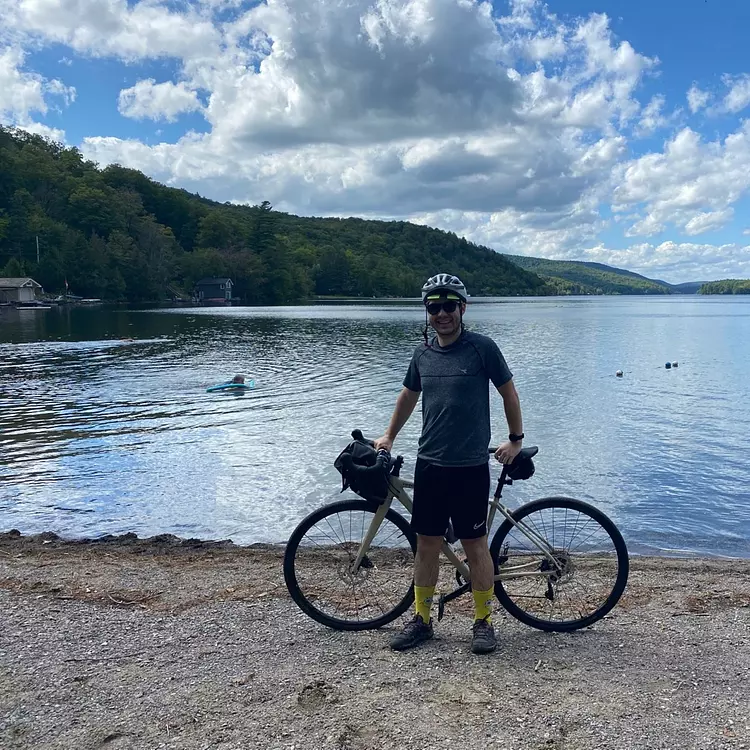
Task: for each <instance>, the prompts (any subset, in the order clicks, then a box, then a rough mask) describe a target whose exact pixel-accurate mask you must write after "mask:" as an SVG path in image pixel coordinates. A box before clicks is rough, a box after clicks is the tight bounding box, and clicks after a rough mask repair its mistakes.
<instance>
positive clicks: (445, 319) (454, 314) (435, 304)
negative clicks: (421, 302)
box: [426, 294, 466, 338]
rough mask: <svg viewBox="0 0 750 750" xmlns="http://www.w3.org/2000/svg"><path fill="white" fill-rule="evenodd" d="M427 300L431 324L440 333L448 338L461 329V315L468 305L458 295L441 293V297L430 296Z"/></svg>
mask: <svg viewBox="0 0 750 750" xmlns="http://www.w3.org/2000/svg"><path fill="white" fill-rule="evenodd" d="M426 302H427V305H426V307H427V314H428V315H429V318H430V325H431V326H432V327H433V328H434V329H435V330H436V331H437V333H438V334H440V335H441V336H444V337H446V338H447V337H449V336H452V335H453V334H454V333H458V331H459V330H461V315H462V313H463V311H464V310H465V309H466V305H465V304H464V303H462V302H461V300H460V299H459V298H458V297H456V296H455V295H453V294H450V295H444V294H441V295H440V296H439V297H435V298H433V297H430V298H429V299H427V300H426Z"/></svg>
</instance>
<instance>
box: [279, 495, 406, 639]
mask: <svg viewBox="0 0 750 750" xmlns="http://www.w3.org/2000/svg"><path fill="white" fill-rule="evenodd" d="M377 510H378V505H377V504H375V503H371V502H368V501H366V500H345V501H343V502H338V503H332V504H331V505H326V506H325V507H323V508H320V509H319V510H316V511H315V512H313V513H311V514H310V515H309V516H308V517H307V518H305V519H304V520H303V521H302V522H301V523H300V525H299V526H298V527H297V528H296V529H295V530H294V531H293V532H292V535H291V537H289V542H288V543H287V546H286V552H285V553H284V579H285V581H286V585H287V588H288V589H289V593H290V594H291V597H292V599H293V600H294V601H295V602H296V603H297V605H298V606H299V607H300V609H302V611H303V612H305V614H307V615H309V616H310V617H312V618H313V619H314V620H317V621H318V622H319V623H322V624H323V625H327V626H328V627H330V628H336V629H337V630H369V629H372V628H379V627H382V626H383V625H386V624H387V623H389V622H392V621H393V620H395V619H396V618H397V617H399V616H401V615H402V614H403V613H404V612H406V610H407V609H408V608H409V607H410V606H411V604H412V602H413V601H414V586H413V575H414V554H415V552H416V549H417V541H416V537H415V536H414V533H413V532H412V530H411V528H409V524H408V523H407V521H406V519H405V518H404V517H403V516H401V515H399V514H398V513H396V511H395V510H393V509H392V508H389V509H388V512H387V513H386V515H385V518H384V519H383V521H382V523H381V524H380V526H379V527H378V530H377V533H376V535H375V537H374V538H373V540H372V542H371V543H370V546H369V548H368V549H367V550H366V554H365V556H364V557H363V558H362V562H361V564H360V565H359V566H358V567H357V569H356V570H355V569H354V565H353V564H354V562H355V560H356V557H357V554H358V552H359V550H360V547H361V546H362V543H363V541H364V539H365V536H366V535H367V532H368V530H369V529H370V526H371V524H372V521H373V519H374V517H375V513H376V512H377Z"/></svg>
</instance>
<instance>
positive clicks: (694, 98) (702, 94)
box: [687, 83, 711, 114]
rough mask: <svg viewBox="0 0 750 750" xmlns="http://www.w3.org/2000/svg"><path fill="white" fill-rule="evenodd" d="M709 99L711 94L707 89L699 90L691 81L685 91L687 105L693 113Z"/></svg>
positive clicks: (701, 107)
mask: <svg viewBox="0 0 750 750" xmlns="http://www.w3.org/2000/svg"><path fill="white" fill-rule="evenodd" d="M710 99H711V94H709V93H708V92H707V91H701V90H700V89H699V88H698V86H697V84H695V83H693V85H692V86H691V87H690V89H689V91H688V92H687V101H688V107H689V108H690V111H691V112H692V113H693V114H695V113H696V112H698V111H699V110H701V109H703V108H704V107H705V106H706V105H707V104H708V102H709V100H710Z"/></svg>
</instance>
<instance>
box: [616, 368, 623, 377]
mask: <svg viewBox="0 0 750 750" xmlns="http://www.w3.org/2000/svg"><path fill="white" fill-rule="evenodd" d="M615 375H617V377H618V378H621V377H622V370H618V371H617V372H616V373H615Z"/></svg>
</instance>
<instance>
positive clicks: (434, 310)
mask: <svg viewBox="0 0 750 750" xmlns="http://www.w3.org/2000/svg"><path fill="white" fill-rule="evenodd" d="M457 307H458V302H455V301H454V300H448V301H447V302H430V304H429V305H427V312H428V313H430V315H437V314H438V313H439V312H440V311H441V310H445V312H447V313H454V312H456V308H457Z"/></svg>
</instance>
